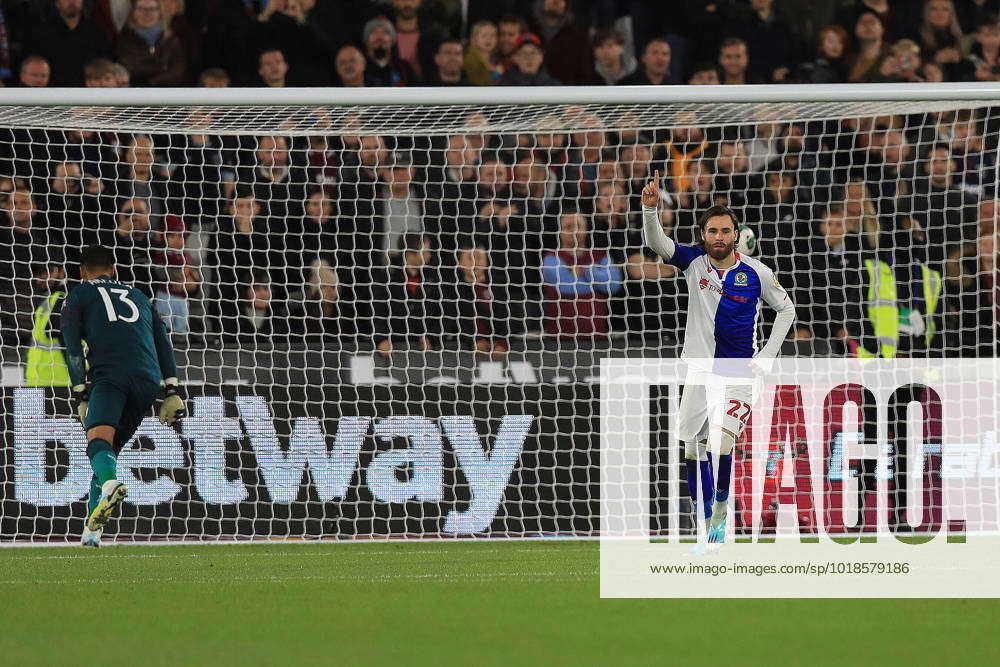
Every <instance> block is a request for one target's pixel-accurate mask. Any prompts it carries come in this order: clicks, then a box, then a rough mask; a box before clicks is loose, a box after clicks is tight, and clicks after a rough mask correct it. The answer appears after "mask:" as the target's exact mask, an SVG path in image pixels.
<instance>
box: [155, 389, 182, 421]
mask: <svg viewBox="0 0 1000 667" xmlns="http://www.w3.org/2000/svg"><path fill="white" fill-rule="evenodd" d="M186 415H187V410H186V409H185V408H184V399H183V398H181V394H180V386H178V385H177V383H175V382H171V383H168V384H167V386H166V388H165V389H164V390H163V403H162V404H160V423H162V424H165V425H166V426H173V425H174V424H175V423H177V420H178V419H182V418H184V417H185V416H186Z"/></svg>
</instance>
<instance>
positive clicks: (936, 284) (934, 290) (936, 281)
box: [920, 264, 943, 345]
mask: <svg viewBox="0 0 1000 667" xmlns="http://www.w3.org/2000/svg"><path fill="white" fill-rule="evenodd" d="M920 282H921V283H923V286H924V302H925V303H926V304H927V313H926V315H927V332H926V333H925V334H924V343H925V344H927V345H930V344H931V341H932V340H934V334H936V333H937V325H936V324H935V323H934V313H936V312H937V307H938V303H939V302H940V301H941V290H942V289H943V283H942V282H941V273H940V272H938V271H935V270H934V269H932V268H930V267H929V266H927V265H926V264H921V265H920Z"/></svg>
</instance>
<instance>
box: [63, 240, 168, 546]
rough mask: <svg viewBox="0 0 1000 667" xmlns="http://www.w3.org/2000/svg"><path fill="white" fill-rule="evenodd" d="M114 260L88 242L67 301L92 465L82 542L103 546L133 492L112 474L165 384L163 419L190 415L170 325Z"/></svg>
mask: <svg viewBox="0 0 1000 667" xmlns="http://www.w3.org/2000/svg"><path fill="white" fill-rule="evenodd" d="M114 264H115V258H114V253H112V251H111V250H109V249H107V248H103V247H101V246H91V247H89V248H86V249H85V250H84V251H83V253H82V255H81V257H80V277H81V279H82V282H81V283H80V284H79V285H78V286H77V287H75V288H74V289H73V290H72V291H71V292H70V293H69V296H67V297H66V301H65V303H64V304H63V307H62V339H63V344H64V345H65V347H66V352H65V356H66V364H67V366H68V367H69V376H70V380H71V383H72V387H73V399H74V403H75V406H76V413H77V415H78V417H79V418H80V422H81V423H82V424H83V426H84V428H85V429H86V431H87V458H89V459H90V465H91V467H92V468H93V470H94V476H93V478H92V479H91V482H90V498H89V502H88V505H87V509H88V514H87V522H86V525H85V526H84V531H83V539H82V540H81V544H82V545H83V546H93V547H96V546H100V541H101V533H102V532H103V530H104V526H105V524H107V522H108V519H109V518H110V517H111V514H112V512H114V509H115V507H116V506H117V505H118V504H119V503H120V502H121V501H122V500H123V499H124V498H125V496H126V494H127V493H128V489H126V487H125V485H124V484H122V483H121V482H119V481H118V480H117V479H116V478H115V476H116V467H117V456H118V453H119V452H120V451H121V449H122V447H123V446H124V445H125V444H126V443H127V442H128V441H129V440H130V439H131V438H132V436H133V435H134V434H135V432H136V430H137V429H138V428H139V424H141V423H142V420H143V417H145V416H146V415H147V414H148V413H149V408H150V407H151V406H152V405H153V403H154V402H155V401H156V398H157V396H158V395H159V393H160V384H161V382H162V383H163V384H164V385H165V388H164V398H163V404H162V405H161V407H160V421H161V422H163V423H164V424H167V425H173V424H174V423H176V422H177V420H178V419H180V418H181V417H183V416H184V414H185V412H184V401H183V400H182V398H181V395H180V388H179V386H178V383H177V365H176V363H175V362H174V352H173V349H172V348H171V346H170V339H169V338H168V337H167V330H166V327H164V325H163V322H162V321H160V318H159V317H158V316H157V315H156V313H155V312H154V311H153V307H152V304H151V303H150V301H149V298H148V297H146V295H144V294H143V293H142V292H140V291H139V290H137V289H136V288H134V287H132V286H131V285H127V284H125V283H122V282H119V281H118V280H116V279H115V265H114ZM84 340H86V341H87V355H86V363H87V364H89V367H90V383H89V386H88V383H87V368H86V366H85V361H84V352H83V341H84Z"/></svg>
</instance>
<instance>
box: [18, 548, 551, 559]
mask: <svg viewBox="0 0 1000 667" xmlns="http://www.w3.org/2000/svg"><path fill="white" fill-rule="evenodd" d="M118 548H119V549H121V548H128V545H118ZM462 553H463V554H468V553H469V552H467V551H463V552H462ZM511 553H565V552H564V551H563V550H562V549H477V550H476V554H511ZM350 554H351V555H352V556H353V555H359V556H396V555H404V556H413V555H417V556H425V555H427V556H449V555H454V554H455V552H454V551H447V550H444V549H428V550H424V551H417V550H406V551H402V550H400V549H394V550H381V551H358V550H352V551H351V552H350ZM202 556H205V554H123V553H114V554H93V553H91V554H87V555H82V554H81V555H79V556H77V555H59V556H12V557H9V558H2V557H0V562H9V561H25V560H87V559H98V558H125V559H129V558H137V559H138V558H201V557H202ZM261 556H265V557H269V558H332V557H342V556H343V554H342V553H334V552H333V551H325V552H316V553H295V552H274V553H272V552H263V553H254V554H252V556H251V557H252V558H258V557H261ZM208 557H211V554H209V555H208Z"/></svg>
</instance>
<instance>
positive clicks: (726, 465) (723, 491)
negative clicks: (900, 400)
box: [715, 454, 733, 503]
mask: <svg viewBox="0 0 1000 667" xmlns="http://www.w3.org/2000/svg"><path fill="white" fill-rule="evenodd" d="M732 474H733V455H732V454H719V486H718V488H717V489H716V491H715V499H716V500H718V501H719V502H723V503H724V502H726V501H727V500H729V480H730V478H731V477H732Z"/></svg>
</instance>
